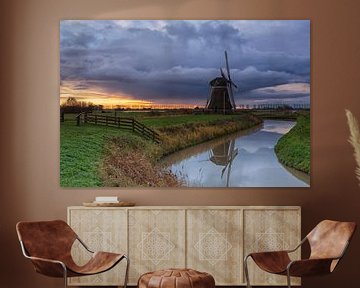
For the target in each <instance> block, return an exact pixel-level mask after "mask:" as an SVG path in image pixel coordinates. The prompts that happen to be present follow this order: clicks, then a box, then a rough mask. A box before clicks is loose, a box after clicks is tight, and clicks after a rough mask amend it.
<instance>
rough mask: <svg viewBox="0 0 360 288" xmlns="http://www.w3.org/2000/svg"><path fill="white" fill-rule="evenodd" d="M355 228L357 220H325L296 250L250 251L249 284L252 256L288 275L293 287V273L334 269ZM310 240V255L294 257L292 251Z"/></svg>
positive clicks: (261, 265) (268, 269)
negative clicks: (290, 254) (300, 257)
mask: <svg viewBox="0 0 360 288" xmlns="http://www.w3.org/2000/svg"><path fill="white" fill-rule="evenodd" d="M355 229H356V224H355V223H354V222H338V221H331V220H324V221H322V222H320V223H319V224H318V225H317V226H316V227H315V228H314V229H313V230H312V231H311V232H310V233H309V234H308V235H307V236H306V237H305V238H304V239H303V240H302V241H301V243H300V244H299V245H298V246H297V247H296V248H294V249H292V250H286V251H269V252H257V253H250V254H249V255H247V256H246V257H245V259H244V272H245V278H246V283H247V287H251V285H250V281H249V272H248V266H247V261H248V259H249V258H252V259H253V260H254V262H255V263H256V264H257V265H258V266H259V268H261V269H262V270H264V271H266V272H269V273H273V274H279V275H286V276H287V283H288V287H289V288H291V279H290V277H291V276H294V277H305V276H315V275H324V274H330V273H332V272H333V271H334V269H335V267H336V266H337V264H338V263H339V261H340V260H341V258H342V257H343V256H344V254H345V251H346V249H347V247H348V245H349V242H350V240H351V238H352V236H353V234H354V232H355ZM306 241H308V242H309V245H310V248H311V254H310V257H309V258H308V259H301V260H295V261H292V260H291V259H290V257H289V253H291V252H294V251H296V250H297V249H298V248H299V247H301V245H302V244H304V243H305V242H306Z"/></svg>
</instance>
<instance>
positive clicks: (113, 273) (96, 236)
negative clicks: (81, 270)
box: [68, 209, 127, 285]
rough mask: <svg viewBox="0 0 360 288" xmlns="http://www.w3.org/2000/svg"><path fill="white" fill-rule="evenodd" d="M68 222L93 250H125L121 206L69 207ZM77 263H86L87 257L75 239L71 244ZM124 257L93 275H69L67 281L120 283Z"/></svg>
mask: <svg viewBox="0 0 360 288" xmlns="http://www.w3.org/2000/svg"><path fill="white" fill-rule="evenodd" d="M68 217H69V218H68V219H69V225H70V226H71V227H72V228H73V229H74V231H75V232H76V233H77V234H78V235H79V237H80V239H81V240H83V242H84V243H85V244H86V245H87V246H88V247H89V248H90V249H91V250H93V251H106V252H114V253H125V254H126V253H127V220H126V219H127V215H126V210H125V209H124V210H122V209H116V210H115V209H114V210H110V209H78V210H76V209H72V210H70V211H69V215H68ZM71 253H72V256H73V258H74V260H75V262H76V263H78V264H80V265H81V264H85V263H86V262H87V261H88V260H89V258H90V255H89V252H87V251H86V250H85V249H84V248H83V247H82V245H81V244H80V243H79V242H78V241H76V242H75V243H74V246H73V247H72V251H71ZM125 267H126V265H125V261H121V262H120V263H119V264H118V265H117V266H115V267H114V268H113V269H111V270H109V271H107V272H105V273H100V274H97V275H93V276H84V277H72V278H69V280H68V281H69V284H70V285H122V283H123V281H124V275H125Z"/></svg>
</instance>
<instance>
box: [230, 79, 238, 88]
mask: <svg viewBox="0 0 360 288" xmlns="http://www.w3.org/2000/svg"><path fill="white" fill-rule="evenodd" d="M231 84H232V85H234V86H235V88H236V89H237V88H238V86H237V85H236V84H235V83H234V82H233V81H232V80H231Z"/></svg>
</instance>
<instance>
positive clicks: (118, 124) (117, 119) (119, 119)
mask: <svg viewBox="0 0 360 288" xmlns="http://www.w3.org/2000/svg"><path fill="white" fill-rule="evenodd" d="M117 120H118V126H119V128H120V117H118V118H117Z"/></svg>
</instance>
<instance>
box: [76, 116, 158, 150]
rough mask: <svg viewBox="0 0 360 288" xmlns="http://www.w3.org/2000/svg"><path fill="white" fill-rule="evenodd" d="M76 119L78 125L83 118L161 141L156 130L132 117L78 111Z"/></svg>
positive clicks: (91, 122) (96, 123) (93, 122)
mask: <svg viewBox="0 0 360 288" xmlns="http://www.w3.org/2000/svg"><path fill="white" fill-rule="evenodd" d="M82 116H83V117H82ZM76 119H77V125H78V126H79V125H80V124H81V120H82V119H83V122H84V123H90V124H95V125H104V126H110V127H117V128H119V129H125V130H129V131H132V132H135V133H138V134H139V135H141V136H142V137H144V138H146V139H150V140H153V141H154V142H156V143H160V142H161V139H160V135H159V134H158V133H157V132H155V131H154V130H152V129H151V128H149V127H147V126H145V125H144V124H142V123H141V122H139V121H137V120H136V119H134V118H130V117H114V116H106V115H97V114H90V113H80V114H79V115H78V116H77V117H76Z"/></svg>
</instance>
